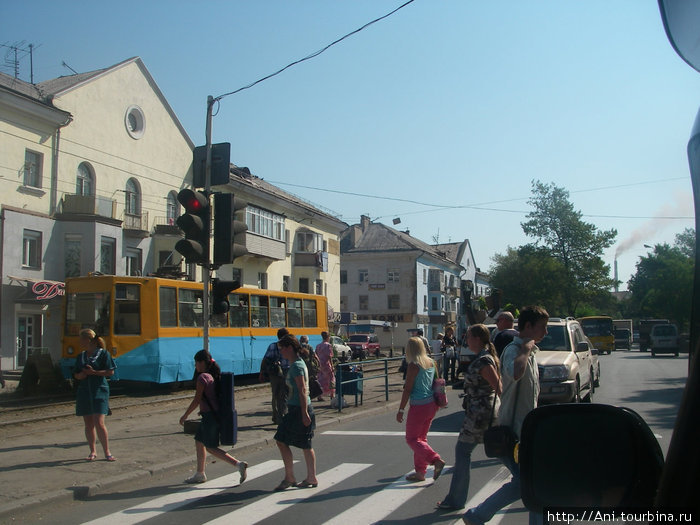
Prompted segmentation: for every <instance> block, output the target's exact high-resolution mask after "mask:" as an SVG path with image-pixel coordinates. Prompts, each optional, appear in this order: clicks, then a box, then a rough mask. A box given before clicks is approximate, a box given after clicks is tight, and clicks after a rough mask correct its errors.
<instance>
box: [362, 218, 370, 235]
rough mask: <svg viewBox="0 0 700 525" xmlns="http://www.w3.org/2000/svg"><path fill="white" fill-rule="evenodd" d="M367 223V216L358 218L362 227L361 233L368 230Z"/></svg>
mask: <svg viewBox="0 0 700 525" xmlns="http://www.w3.org/2000/svg"><path fill="white" fill-rule="evenodd" d="M369 223H370V219H369V217H367V215H361V216H360V225H361V226H362V232H363V233H364V232H366V231H367V228H369Z"/></svg>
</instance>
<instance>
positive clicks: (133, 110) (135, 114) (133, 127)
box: [124, 106, 146, 140]
mask: <svg viewBox="0 0 700 525" xmlns="http://www.w3.org/2000/svg"><path fill="white" fill-rule="evenodd" d="M124 125H125V126H126V131H127V132H128V133H129V135H131V138H134V139H137V140H138V139H140V138H141V137H143V134H144V132H145V131H146V117H144V115H143V111H142V110H141V108H140V107H138V106H129V108H128V109H127V110H126V114H125V115H124Z"/></svg>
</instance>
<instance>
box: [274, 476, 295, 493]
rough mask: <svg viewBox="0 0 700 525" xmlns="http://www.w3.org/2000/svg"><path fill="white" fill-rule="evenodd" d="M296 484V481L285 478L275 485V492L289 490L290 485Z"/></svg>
mask: <svg viewBox="0 0 700 525" xmlns="http://www.w3.org/2000/svg"><path fill="white" fill-rule="evenodd" d="M295 485H296V481H287V480H286V479H283V480H282V481H281V482H280V484H279V485H277V486H276V487H275V492H282V491H283V490H287V489H288V488H289V487H293V486H295Z"/></svg>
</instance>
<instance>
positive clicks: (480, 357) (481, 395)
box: [437, 324, 501, 510]
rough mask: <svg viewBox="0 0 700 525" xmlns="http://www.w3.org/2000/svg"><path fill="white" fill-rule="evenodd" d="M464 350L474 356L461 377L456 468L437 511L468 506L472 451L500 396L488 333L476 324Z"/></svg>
mask: <svg viewBox="0 0 700 525" xmlns="http://www.w3.org/2000/svg"><path fill="white" fill-rule="evenodd" d="M467 346H468V347H469V349H470V350H471V351H472V352H474V353H475V354H476V357H475V358H474V360H473V361H472V362H471V364H470V365H469V367H468V368H467V370H466V371H465V373H464V392H465V396H464V401H463V403H462V406H463V407H464V421H463V422H462V428H461V430H460V432H459V437H458V438H457V445H456V446H455V466H454V468H453V470H452V481H451V482H450V491H449V493H448V494H447V496H445V498H444V499H443V500H442V501H440V502H438V504H437V508H439V509H450V510H452V509H461V508H463V507H464V505H465V503H466V502H467V493H468V492H469V477H470V476H469V474H470V470H471V458H472V451H473V450H474V449H475V448H476V446H477V445H478V444H479V443H483V440H484V432H485V431H486V429H487V428H488V427H489V426H491V424H492V420H493V419H494V413H495V414H498V407H499V400H498V397H497V396H500V395H501V378H500V375H499V373H498V370H499V367H500V363H499V361H498V356H497V355H496V348H495V347H494V346H493V343H492V342H491V341H490V333H489V329H488V328H487V327H486V326H485V325H483V324H475V325H472V326H470V327H469V330H468V331H467Z"/></svg>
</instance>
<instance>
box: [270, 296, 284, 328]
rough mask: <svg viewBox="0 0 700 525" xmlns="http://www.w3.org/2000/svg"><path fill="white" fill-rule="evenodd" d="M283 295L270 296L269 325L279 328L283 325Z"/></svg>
mask: <svg viewBox="0 0 700 525" xmlns="http://www.w3.org/2000/svg"><path fill="white" fill-rule="evenodd" d="M285 317H286V316H285V312H284V297H270V321H271V322H270V326H272V327H273V328H281V327H283V326H285V324H286V319H285Z"/></svg>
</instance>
